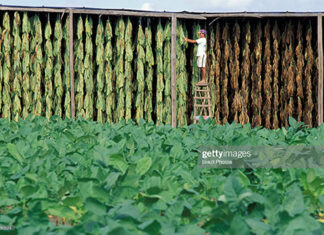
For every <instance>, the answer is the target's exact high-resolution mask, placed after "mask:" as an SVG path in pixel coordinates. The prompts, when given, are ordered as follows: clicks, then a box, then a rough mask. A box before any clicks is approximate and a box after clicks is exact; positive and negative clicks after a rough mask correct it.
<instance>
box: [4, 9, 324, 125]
mask: <svg viewBox="0 0 324 235" xmlns="http://www.w3.org/2000/svg"><path fill="white" fill-rule="evenodd" d="M0 11H24V12H40V13H62V16H63V15H64V14H65V13H67V14H69V20H70V21H69V22H70V48H69V49H70V71H71V73H70V74H71V75H70V76H71V111H72V117H73V118H74V117H75V99H74V97H75V94H74V69H73V68H74V65H73V14H94V15H115V16H116V15H123V16H138V17H159V18H169V19H171V101H172V108H171V110H172V114H171V116H172V117H171V120H172V127H176V123H177V118H176V117H177V114H176V110H177V108H176V107H177V106H176V105H177V104H176V96H177V95H176V94H177V93H176V25H177V19H195V20H207V19H215V20H217V19H219V18H285V17H296V18H298V17H309V18H316V19H317V48H318V51H317V53H318V78H317V84H318V87H317V94H316V95H317V98H318V102H317V110H318V113H317V120H318V123H317V124H318V125H320V124H322V123H323V115H324V113H323V112H324V110H323V102H324V100H323V98H324V96H323V82H324V81H323V79H324V75H323V72H324V64H323V63H324V60H323V16H324V13H323V12H305V13H304V12H267V13H257V12H238V13H197V12H152V11H138V10H127V9H95V8H93V9H91V8H54V7H20V6H0Z"/></svg>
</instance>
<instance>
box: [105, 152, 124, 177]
mask: <svg viewBox="0 0 324 235" xmlns="http://www.w3.org/2000/svg"><path fill="white" fill-rule="evenodd" d="M109 165H112V166H113V167H114V168H116V169H117V170H120V171H121V172H122V173H123V175H124V174H125V173H126V170H127V168H128V164H127V162H126V161H125V159H124V158H123V156H122V155H119V154H114V155H110V156H109Z"/></svg>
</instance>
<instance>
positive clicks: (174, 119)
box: [171, 15, 177, 128]
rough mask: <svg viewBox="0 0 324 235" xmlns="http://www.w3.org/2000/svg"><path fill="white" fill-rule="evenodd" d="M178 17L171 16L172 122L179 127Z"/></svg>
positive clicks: (173, 125)
mask: <svg viewBox="0 0 324 235" xmlns="http://www.w3.org/2000/svg"><path fill="white" fill-rule="evenodd" d="M176 62H177V17H176V16H175V15H173V16H172V18H171V104H172V106H171V120H172V121H171V123H172V127H173V128H175V127H177V70H176Z"/></svg>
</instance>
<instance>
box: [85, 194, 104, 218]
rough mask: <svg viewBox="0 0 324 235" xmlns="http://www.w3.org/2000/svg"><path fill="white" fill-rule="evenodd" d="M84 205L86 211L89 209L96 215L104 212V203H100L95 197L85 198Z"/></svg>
mask: <svg viewBox="0 0 324 235" xmlns="http://www.w3.org/2000/svg"><path fill="white" fill-rule="evenodd" d="M85 206H86V208H87V209H88V211H91V212H92V213H94V214H96V215H104V214H106V207H105V205H104V204H102V203H100V202H99V201H98V200H97V199H95V198H87V200H86V201H85Z"/></svg>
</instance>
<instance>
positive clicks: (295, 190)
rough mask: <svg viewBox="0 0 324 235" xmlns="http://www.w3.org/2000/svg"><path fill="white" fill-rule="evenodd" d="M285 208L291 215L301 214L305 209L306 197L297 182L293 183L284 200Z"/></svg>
mask: <svg viewBox="0 0 324 235" xmlns="http://www.w3.org/2000/svg"><path fill="white" fill-rule="evenodd" d="M283 205H284V209H285V210H286V211H287V212H288V213H289V215H290V216H291V217H293V216H295V215H298V214H301V213H302V212H303V211H304V210H305V206H304V198H303V195H302V192H301V190H300V188H299V187H298V186H297V184H293V185H292V186H291V187H290V188H289V189H288V191H287V193H286V196H285V198H284V200H283Z"/></svg>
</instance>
